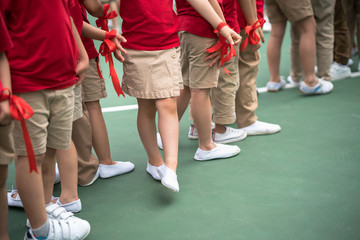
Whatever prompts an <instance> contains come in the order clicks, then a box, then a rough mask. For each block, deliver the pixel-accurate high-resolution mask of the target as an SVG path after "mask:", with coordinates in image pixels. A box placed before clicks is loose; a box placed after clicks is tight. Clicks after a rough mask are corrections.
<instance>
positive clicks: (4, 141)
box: [0, 121, 15, 165]
mask: <svg viewBox="0 0 360 240" xmlns="http://www.w3.org/2000/svg"><path fill="white" fill-rule="evenodd" d="M13 127H14V121H12V122H11V123H10V124H9V125H7V126H0V165H8V164H10V163H11V162H12V161H13V160H14V158H15V153H14V141H13V137H12V134H11V132H12V129H13Z"/></svg>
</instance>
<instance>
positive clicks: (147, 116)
mask: <svg viewBox="0 0 360 240" xmlns="http://www.w3.org/2000/svg"><path fill="white" fill-rule="evenodd" d="M192 3H193V4H195V5H196V8H198V9H201V10H202V13H203V14H205V15H206V16H207V17H208V18H211V19H212V21H213V24H214V25H216V26H217V25H218V24H219V23H221V22H222V21H221V19H220V18H219V17H217V15H216V13H215V12H214V11H213V10H212V8H211V6H210V5H209V3H208V1H202V0H196V1H192ZM209 10H210V11H209ZM120 16H121V17H122V19H123V25H122V31H123V35H124V37H125V38H126V39H127V42H126V43H123V46H124V48H126V51H127V55H126V56H125V61H124V64H123V67H124V76H123V89H124V91H125V92H126V93H127V94H129V95H131V96H134V97H136V98H137V100H138V105H139V111H138V120H137V127H138V131H139V135H140V138H141V140H142V143H143V145H144V148H145V150H146V152H147V155H148V164H147V169H146V170H147V172H148V173H149V174H151V175H152V177H153V178H154V179H156V180H161V183H162V184H163V185H164V186H165V187H167V188H169V189H170V190H172V191H174V192H178V191H179V184H178V181H177V175H176V168H177V155H178V134H179V132H178V131H179V125H178V124H179V123H178V116H177V106H176V105H177V104H176V99H175V97H176V96H179V94H180V88H181V81H182V79H181V73H180V65H179V54H180V53H179V48H178V46H179V45H180V43H179V38H178V36H177V24H176V23H177V21H176V15H175V13H174V11H173V2H172V1H170V0H169V1H167V2H166V3H163V2H160V1H153V2H152V3H151V4H149V3H147V2H146V1H143V0H137V1H135V2H134V1H132V2H131V3H130V2H129V1H121V2H120ZM134 16H138V17H134ZM155 16H156V17H155ZM221 33H222V34H224V35H225V36H226V37H227V39H228V41H229V42H230V43H231V44H233V42H234V41H233V39H232V37H233V38H234V39H235V40H238V39H237V38H236V36H234V35H236V33H234V32H233V31H231V30H230V29H229V28H228V27H225V28H224V29H222V31H221ZM157 111H158V114H159V120H158V124H159V132H160V134H161V138H162V140H163V141H162V142H163V146H164V158H165V161H163V159H162V156H161V154H160V152H159V149H158V148H157V145H156V125H155V114H156V112H157ZM164 162H165V164H164Z"/></svg>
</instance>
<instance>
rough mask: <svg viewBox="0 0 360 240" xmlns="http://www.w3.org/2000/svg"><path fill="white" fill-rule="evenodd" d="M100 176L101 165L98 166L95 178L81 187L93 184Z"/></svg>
mask: <svg viewBox="0 0 360 240" xmlns="http://www.w3.org/2000/svg"><path fill="white" fill-rule="evenodd" d="M99 176H100V166H99V167H98V169H97V171H96V173H95V175H94V177H93V179H91V181H90V182H89V183H87V184H85V185H80V186H81V187H88V186H90V185H92V184H93V183H94V182H95V181H96V180H97V179H98V178H99Z"/></svg>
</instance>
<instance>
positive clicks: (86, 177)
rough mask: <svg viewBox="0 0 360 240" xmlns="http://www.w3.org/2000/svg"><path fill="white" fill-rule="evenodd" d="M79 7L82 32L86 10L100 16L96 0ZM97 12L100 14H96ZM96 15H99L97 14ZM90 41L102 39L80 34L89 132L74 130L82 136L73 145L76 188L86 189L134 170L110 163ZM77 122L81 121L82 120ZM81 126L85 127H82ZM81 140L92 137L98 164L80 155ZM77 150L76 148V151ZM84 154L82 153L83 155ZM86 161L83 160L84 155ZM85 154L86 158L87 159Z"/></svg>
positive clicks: (99, 82)
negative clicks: (76, 154) (86, 66)
mask: <svg viewBox="0 0 360 240" xmlns="http://www.w3.org/2000/svg"><path fill="white" fill-rule="evenodd" d="M79 2H80V4H81V10H82V15H83V20H84V22H85V23H84V29H85V28H86V27H87V26H90V25H89V21H88V19H87V12H86V10H87V9H90V10H91V11H90V13H96V15H95V16H96V17H101V16H102V15H103V12H102V9H103V7H102V5H101V3H100V2H99V1H98V0H79ZM99 9H101V11H99ZM99 13H100V14H99ZM102 37H104V31H102ZM90 38H95V39H98V40H103V38H99V37H98V36H95V37H93V35H91V33H90V35H86V33H85V35H84V33H82V36H81V39H82V41H83V43H84V46H85V48H86V51H87V53H88V56H89V59H90V62H89V69H88V71H87V74H86V78H85V80H84V82H83V84H82V85H83V100H84V102H85V106H86V110H87V111H88V113H89V118H90V124H91V131H90V132H89V131H87V132H86V131H81V130H79V129H75V130H74V131H75V132H77V133H82V134H83V135H82V136H81V137H75V138H73V139H74V142H75V145H77V148H78V151H79V152H80V153H81V156H79V176H78V178H79V185H81V186H89V185H91V184H92V183H93V182H94V181H95V180H96V179H97V178H98V177H99V176H100V177H101V178H109V177H114V176H117V175H120V174H124V173H127V172H130V171H132V170H133V169H134V164H133V163H131V162H121V161H113V159H112V157H111V154H110V143H109V137H108V134H107V129H106V124H105V120H104V117H103V115H102V111H101V106H100V99H102V98H105V97H106V96H107V93H106V88H105V81H104V79H101V78H100V77H99V74H98V69H97V62H98V57H99V53H98V52H97V50H96V49H95V46H94V42H93V40H92V39H90ZM85 120H86V118H85V119H81V121H85ZM84 126H85V125H84ZM84 126H81V125H79V124H76V125H74V127H76V128H77V127H80V128H81V127H84ZM83 138H92V146H93V148H94V150H95V153H96V156H97V158H98V161H93V159H94V158H92V157H91V155H89V154H90V153H89V154H83V153H84V149H83V148H86V146H84V145H83V144H82V143H79V142H78V141H76V140H79V141H82V139H83ZM79 148H80V149H79ZM85 153H86V152H85ZM83 155H85V156H86V158H84V156H83ZM88 155H89V157H87V156H88Z"/></svg>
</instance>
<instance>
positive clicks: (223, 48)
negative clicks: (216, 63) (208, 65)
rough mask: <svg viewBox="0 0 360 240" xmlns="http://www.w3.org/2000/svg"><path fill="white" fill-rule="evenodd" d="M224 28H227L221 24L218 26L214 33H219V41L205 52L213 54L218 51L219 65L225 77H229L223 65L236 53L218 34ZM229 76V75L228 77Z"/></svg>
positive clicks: (224, 24)
mask: <svg viewBox="0 0 360 240" xmlns="http://www.w3.org/2000/svg"><path fill="white" fill-rule="evenodd" d="M225 26H229V25H227V24H226V23H224V22H222V23H220V24H219V25H218V27H217V28H216V29H215V30H214V32H215V33H219V41H218V43H217V44H216V45H215V46H213V47H211V48H208V49H206V51H207V52H208V53H213V52H216V51H217V50H219V49H220V63H221V65H222V66H223V68H224V70H225V73H226V74H227V75H229V73H232V72H230V71H229V70H227V69H226V68H225V63H226V62H228V61H229V60H230V59H231V58H232V57H234V56H236V52H235V48H234V46H233V45H232V44H229V43H227V41H226V38H224V37H223V36H222V35H221V34H220V30H221V29H222V28H223V27H225ZM228 48H230V52H229V53H228ZM229 76H230V75H229Z"/></svg>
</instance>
